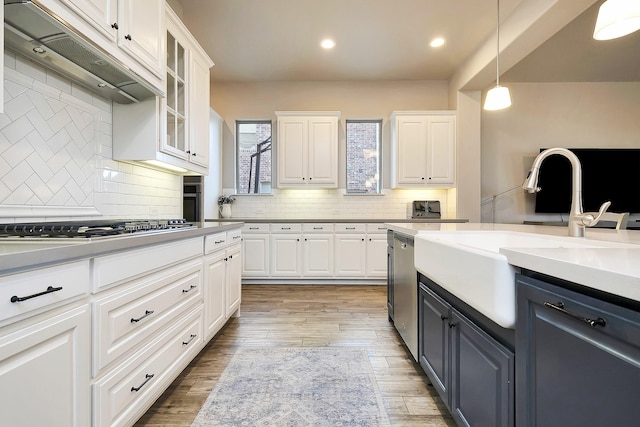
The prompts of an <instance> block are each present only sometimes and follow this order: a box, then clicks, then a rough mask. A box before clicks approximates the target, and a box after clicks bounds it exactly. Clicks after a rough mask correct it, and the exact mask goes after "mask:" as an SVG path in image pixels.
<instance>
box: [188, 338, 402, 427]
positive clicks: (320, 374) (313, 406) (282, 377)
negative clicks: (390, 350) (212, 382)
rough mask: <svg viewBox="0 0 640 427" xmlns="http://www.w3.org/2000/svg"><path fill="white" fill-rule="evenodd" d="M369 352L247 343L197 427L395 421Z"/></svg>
mask: <svg viewBox="0 0 640 427" xmlns="http://www.w3.org/2000/svg"><path fill="white" fill-rule="evenodd" d="M389 425H390V424H389V419H388V418H387V414H386V412H385V410H384V404H383V402H382V398H381V395H380V391H379V390H378V386H377V384H376V381H375V377H374V375H373V369H372V367H371V364H370V363H369V357H368V355H367V351H366V350H365V349H361V348H353V347H312V348H241V349H238V351H237V352H236V354H235V355H234V356H233V358H232V359H231V361H230V362H229V365H228V366H227V367H226V369H225V370H224V372H223V373H222V376H221V378H220V380H219V381H218V383H217V385H216V387H215V388H214V389H213V390H212V391H211V394H210V395H209V397H208V398H207V401H206V402H205V404H204V405H203V406H202V408H201V409H200V412H199V413H198V415H197V417H196V419H195V421H194V422H193V424H192V427H200V426H202V427H204V426H207V427H210V426H233V427H240V426H251V427H253V426H256V427H267V426H269V427H272V426H273V427H277V426H295V427H299V426H313V427H322V426H327V427H336V426H363V427H364V426H366V427H375V426H389Z"/></svg>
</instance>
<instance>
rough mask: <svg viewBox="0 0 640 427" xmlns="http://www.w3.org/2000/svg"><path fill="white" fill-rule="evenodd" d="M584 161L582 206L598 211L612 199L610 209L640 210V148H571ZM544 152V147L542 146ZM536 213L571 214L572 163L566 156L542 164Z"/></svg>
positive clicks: (591, 210) (555, 156)
mask: <svg viewBox="0 0 640 427" xmlns="http://www.w3.org/2000/svg"><path fill="white" fill-rule="evenodd" d="M570 150H571V151H572V152H573V153H574V154H575V155H576V156H577V157H578V159H580V163H582V206H583V208H584V211H585V212H594V211H595V212H597V211H598V209H599V208H600V205H602V204H603V203H604V202H606V201H611V206H610V207H609V209H608V210H609V211H610V212H629V213H640V149H626V148H570ZM540 151H541V152H542V151H544V148H542V149H540ZM538 187H540V188H541V189H542V190H540V191H539V192H538V193H536V203H535V211H536V213H558V214H563V213H569V210H570V207H571V163H570V162H569V160H568V159H567V158H565V157H563V156H558V155H553V156H549V157H547V158H546V159H545V160H544V161H543V162H542V165H541V167H540V174H539V176H538Z"/></svg>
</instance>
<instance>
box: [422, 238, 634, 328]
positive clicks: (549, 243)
mask: <svg viewBox="0 0 640 427" xmlns="http://www.w3.org/2000/svg"><path fill="white" fill-rule="evenodd" d="M630 246H635V245H627V244H622V243H615V242H606V241H600V240H590V239H581V238H577V237H564V236H551V235H545V234H531V233H521V232H515V231H452V232H445V231H440V232H424V233H418V234H417V235H416V236H415V255H414V260H415V266H416V269H417V270H418V271H419V272H420V273H422V274H424V275H425V276H426V277H428V278H429V279H431V280H433V281H434V282H436V283H437V284H438V285H440V286H442V287H443V288H444V289H446V290H447V291H449V292H451V293H452V294H453V295H455V296H457V297H458V298H460V299H461V300H463V301H464V302H465V303H467V304H469V305H470V306H471V307H473V308H475V309H476V310H478V311H479V312H480V313H482V314H484V315H485V316H487V317H488V318H489V319H491V320H493V321H494V322H496V323H497V324H498V325H500V326H502V327H504V328H511V329H512V328H514V327H515V323H516V307H515V305H516V299H515V273H516V268H515V267H513V266H511V265H509V262H508V260H507V257H506V256H505V255H503V254H502V253H500V250H501V249H502V248H585V249H586V248H628V247H630ZM635 247H637V246H635Z"/></svg>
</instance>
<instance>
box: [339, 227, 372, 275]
mask: <svg viewBox="0 0 640 427" xmlns="http://www.w3.org/2000/svg"><path fill="white" fill-rule="evenodd" d="M366 250H367V244H366V227H365V224H336V252H335V254H336V260H335V264H336V277H351V278H364V276H365V274H366V260H367V258H366Z"/></svg>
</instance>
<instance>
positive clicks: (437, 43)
mask: <svg viewBox="0 0 640 427" xmlns="http://www.w3.org/2000/svg"><path fill="white" fill-rule="evenodd" d="M429 45H430V46H431V47H440V46H442V45H444V39H443V38H442V37H436V38H435V39H433V40H431V43H429Z"/></svg>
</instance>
